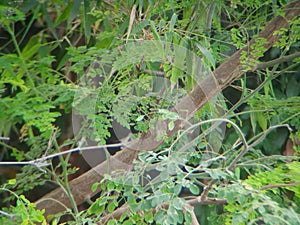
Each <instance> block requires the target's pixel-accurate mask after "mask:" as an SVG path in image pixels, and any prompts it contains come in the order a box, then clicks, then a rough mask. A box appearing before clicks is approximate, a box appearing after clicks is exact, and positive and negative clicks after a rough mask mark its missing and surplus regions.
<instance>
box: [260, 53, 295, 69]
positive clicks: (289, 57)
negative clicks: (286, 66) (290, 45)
mask: <svg viewBox="0 0 300 225" xmlns="http://www.w3.org/2000/svg"><path fill="white" fill-rule="evenodd" d="M298 57H300V52H296V53H293V54H290V55H286V56H282V57H280V58H277V59H274V60H271V61H268V62H262V63H259V64H258V65H257V66H256V67H255V68H254V70H256V69H259V70H261V69H266V68H268V67H272V66H275V65H277V64H280V63H283V62H289V61H292V60H293V59H296V58H298Z"/></svg>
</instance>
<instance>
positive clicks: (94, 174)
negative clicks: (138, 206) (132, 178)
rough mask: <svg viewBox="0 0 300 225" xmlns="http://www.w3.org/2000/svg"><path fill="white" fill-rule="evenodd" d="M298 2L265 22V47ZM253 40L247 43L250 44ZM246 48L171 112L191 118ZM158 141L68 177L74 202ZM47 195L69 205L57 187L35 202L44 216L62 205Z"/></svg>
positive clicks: (237, 68)
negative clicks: (110, 173)
mask: <svg viewBox="0 0 300 225" xmlns="http://www.w3.org/2000/svg"><path fill="white" fill-rule="evenodd" d="M299 5H300V0H298V1H295V2H293V3H290V4H289V5H287V6H286V8H285V17H281V16H277V17H275V18H274V19H273V20H272V21H271V22H270V23H269V24H267V25H266V28H265V30H264V31H262V32H261V33H260V35H259V36H260V37H263V38H265V39H266V40H267V41H268V44H266V45H265V47H266V49H269V48H270V47H272V46H273V44H274V43H275V42H276V41H277V40H278V39H279V37H280V36H278V35H274V32H275V31H276V30H279V29H281V28H288V27H289V24H288V20H291V19H293V18H294V17H295V16H296V15H298V14H299V13H300V8H299ZM253 42H254V40H252V41H251V42H250V45H251V44H252V43H253ZM246 50H247V48H244V49H241V50H239V51H238V52H236V53H235V54H234V55H232V56H231V57H230V58H229V59H228V60H227V61H226V62H224V63H223V64H222V65H220V66H219V67H218V68H217V69H216V70H215V71H214V76H208V77H207V78H205V79H204V80H203V82H202V83H201V84H200V85H198V86H196V87H195V89H194V90H193V91H191V93H189V94H188V95H187V96H186V97H184V98H183V99H182V100H181V101H180V102H179V103H178V104H177V105H176V106H175V107H174V109H173V111H177V112H178V113H179V115H180V116H181V117H183V118H186V119H188V118H191V117H192V116H193V115H194V113H195V112H196V111H197V110H199V109H200V108H201V107H203V106H204V105H205V104H206V103H207V102H208V101H209V100H210V99H211V98H212V97H214V96H215V95H217V94H218V93H219V92H220V91H221V90H222V89H224V88H225V87H226V86H228V85H229V84H230V83H231V82H232V81H234V80H236V79H237V78H238V77H240V76H241V75H242V74H243V73H244V72H243V68H242V65H241V63H240V55H241V52H242V51H246ZM182 127H183V124H182V121H177V122H176V123H175V128H174V129H173V130H172V131H169V130H168V129H167V128H168V126H167V124H165V123H163V122H161V123H160V124H159V129H161V130H162V131H166V134H167V135H168V136H171V135H173V134H174V133H176V132H177V131H179V130H180V129H182ZM162 143H163V140H162V139H161V140H157V134H156V133H155V132H154V131H153V130H150V131H149V132H148V133H147V134H146V135H145V136H144V137H141V138H139V139H137V140H135V141H134V142H131V143H130V144H129V145H128V146H127V147H126V148H124V149H123V150H122V151H120V152H118V153H117V154H115V155H114V156H113V157H111V158H110V159H109V160H107V161H105V162H103V163H101V164H100V165H98V166H96V167H94V168H93V169H91V170H89V171H88V172H86V173H85V174H83V175H81V176H80V177H78V178H76V179H74V180H72V181H71V182H70V188H71V192H72V193H73V195H74V199H75V201H76V202H77V204H81V203H83V202H84V201H85V199H86V197H89V196H93V195H94V194H95V193H93V192H92V191H91V186H92V184H94V183H95V182H99V180H101V179H102V178H103V176H102V174H106V173H109V172H110V171H115V170H120V169H125V170H131V169H132V162H133V160H135V159H136V158H137V154H138V152H139V151H140V150H147V151H151V150H154V149H156V148H157V147H158V146H160V145H161V144H162ZM47 198H53V199H56V200H58V201H61V202H62V203H63V204H65V205H66V206H67V207H71V204H70V201H69V199H68V196H67V195H66V194H65V193H64V192H63V191H62V189H61V188H57V189H56V190H54V191H52V192H50V193H48V194H47V195H45V196H44V197H43V198H41V199H40V200H39V201H37V202H36V204H37V208H38V209H45V211H46V215H48V214H55V213H57V212H60V211H62V210H64V208H62V207H61V206H60V205H59V204H57V203H56V202H55V201H49V200H45V199H47Z"/></svg>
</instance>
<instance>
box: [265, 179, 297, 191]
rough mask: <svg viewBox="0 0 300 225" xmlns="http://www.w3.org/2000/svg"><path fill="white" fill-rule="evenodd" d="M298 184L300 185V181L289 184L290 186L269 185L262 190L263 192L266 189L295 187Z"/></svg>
mask: <svg viewBox="0 0 300 225" xmlns="http://www.w3.org/2000/svg"><path fill="white" fill-rule="evenodd" d="M298 184H300V181H295V182H292V183H288V184H269V185H266V186H263V187H262V188H260V190H262V191H263V190H266V189H272V188H279V187H294V186H296V185H298Z"/></svg>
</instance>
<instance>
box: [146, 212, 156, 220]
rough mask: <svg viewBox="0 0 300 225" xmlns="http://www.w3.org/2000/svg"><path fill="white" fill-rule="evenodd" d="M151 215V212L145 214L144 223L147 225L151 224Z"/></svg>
mask: <svg viewBox="0 0 300 225" xmlns="http://www.w3.org/2000/svg"><path fill="white" fill-rule="evenodd" d="M153 219H154V217H153V213H152V212H147V213H146V214H145V221H146V222H148V223H152V222H153Z"/></svg>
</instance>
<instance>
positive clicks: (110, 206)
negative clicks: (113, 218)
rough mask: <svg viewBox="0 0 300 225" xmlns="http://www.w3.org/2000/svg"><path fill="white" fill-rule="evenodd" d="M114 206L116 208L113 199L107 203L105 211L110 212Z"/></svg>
mask: <svg viewBox="0 0 300 225" xmlns="http://www.w3.org/2000/svg"><path fill="white" fill-rule="evenodd" d="M115 208H116V202H115V201H113V202H111V203H109V204H108V206H107V211H108V212H110V213H111V212H113V211H114V210H115Z"/></svg>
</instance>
